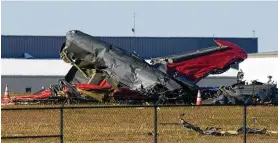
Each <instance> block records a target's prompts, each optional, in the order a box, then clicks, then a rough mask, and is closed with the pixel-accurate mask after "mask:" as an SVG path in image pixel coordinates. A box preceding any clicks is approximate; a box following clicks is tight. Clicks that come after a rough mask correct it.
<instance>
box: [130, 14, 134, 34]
mask: <svg viewBox="0 0 278 143" xmlns="http://www.w3.org/2000/svg"><path fill="white" fill-rule="evenodd" d="M131 30H132V32H133V35H134V37H135V12H134V15H133V28H132V29H131Z"/></svg>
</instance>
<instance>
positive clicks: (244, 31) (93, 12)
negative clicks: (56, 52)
mask: <svg viewBox="0 0 278 143" xmlns="http://www.w3.org/2000/svg"><path fill="white" fill-rule="evenodd" d="M134 12H135V13H136V36H161V37H176V36H179V37H180V36H181V37H200V36H201V37H211V36H213V35H214V36H215V37H253V32H252V30H255V31H256V32H255V36H256V37H258V38H259V52H267V51H278V44H277V40H278V1H271V2H264V1H261V2H258V1H257V2H255V1H254V2H240V1H231V2H219V1H218V2H217V1H215V2H208V1H204V2H200V1H196V2H190V1H178V2H172V1H168V2H165V1H164V2H158V1H154V2H147V1H139V2H134V1H130V2H128V1H122V2H115V1H113V2H108V1H104V2H98V1H86V2H77V1H76V2H74V1H70V2H69V1H68V2H65V1H64V2H62V1H61V2H54V1H48V2H47V1H46V2H41V1H40V2H38V1H37V2H36V1H30V2H20V1H19V2H8V1H4V2H2V19H1V20H2V27H1V29H2V34H3V35H65V34H66V32H67V31H69V30H72V29H78V30H81V31H84V32H86V33H89V34H91V35H94V36H133V33H132V31H131V28H132V27H133V13H134Z"/></svg>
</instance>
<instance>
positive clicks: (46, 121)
mask: <svg viewBox="0 0 278 143" xmlns="http://www.w3.org/2000/svg"><path fill="white" fill-rule="evenodd" d="M155 109H156V110H155ZM277 111H278V107H277V106H247V108H246V124H247V126H246V132H247V134H246V136H245V134H244V132H243V131H244V130H243V131H242V129H244V128H242V127H245V126H244V121H245V120H244V113H245V112H244V107H243V106H185V105H183V106H174V105H167V106H162V105H161V106H160V105H159V106H158V107H156V106H112V105H111V106H110V105H107V106H98V105H92V106H91V105H90V106H89V105H66V106H65V107H64V108H62V107H61V106H54V105H49V106H46V105H41V106H38V105H33V106H30V105H28V106H27V105H26V106H23V105H21V106H18V105H17V106H6V107H2V113H1V114H2V117H1V118H2V122H1V126H2V130H1V133H2V137H1V140H2V142H3V143H12V142H32V143H43V142H47V143H49V142H50V143H52V142H53V143H57V142H61V143H62V142H65V143H87V142H88V143H89V142H97V143H98V142H107V143H110V142H111V143H112V142H113V143H114V142H121V143H127V142H133V143H134V142H135V143H141V142H142V143H146V142H158V143H169V142H171V143H172V142H175V143H179V142H180V143H181V142H190V143H194V142H196V143H197V142H198V143H199V142H221V143H223V142H224V143H229V142H231V143H234V142H245V139H246V141H247V142H252V143H253V142H258V143H260V142H278V118H277V115H276V113H278V112H277ZM264 128H266V129H267V130H266V131H265V130H262V129H264ZM254 130H255V131H257V132H256V134H251V133H252V132H250V131H254ZM264 131H265V132H264ZM245 137H246V138H245Z"/></svg>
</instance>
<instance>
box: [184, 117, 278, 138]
mask: <svg viewBox="0 0 278 143" xmlns="http://www.w3.org/2000/svg"><path fill="white" fill-rule="evenodd" d="M179 120H180V125H181V126H182V127H185V128H187V129H190V130H193V131H195V132H197V133H199V134H201V135H212V136H228V135H240V134H243V133H244V127H241V128H239V129H237V130H236V131H223V130H222V128H217V127H207V128H205V129H204V130H202V129H201V128H200V127H198V126H194V125H192V124H190V123H188V122H186V121H185V120H184V119H183V118H181V116H179ZM246 133H247V134H277V133H278V132H276V131H268V130H267V129H265V128H264V129H255V128H249V127H246Z"/></svg>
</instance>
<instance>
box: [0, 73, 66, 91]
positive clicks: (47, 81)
mask: <svg viewBox="0 0 278 143" xmlns="http://www.w3.org/2000/svg"><path fill="white" fill-rule="evenodd" d="M61 78H63V76H1V94H3V93H4V91H5V86H6V84H8V86H9V92H10V93H13V92H15V93H24V92H25V91H26V90H25V89H26V88H28V87H31V92H32V93H34V92H37V91H39V90H41V89H42V86H44V87H45V88H49V87H50V85H51V84H57V83H58V82H57V81H58V80H59V79H61Z"/></svg>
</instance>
